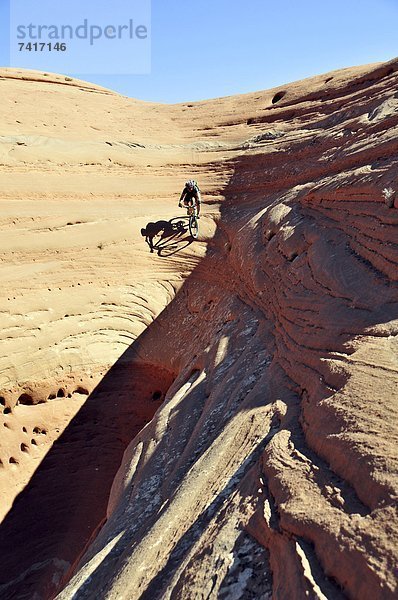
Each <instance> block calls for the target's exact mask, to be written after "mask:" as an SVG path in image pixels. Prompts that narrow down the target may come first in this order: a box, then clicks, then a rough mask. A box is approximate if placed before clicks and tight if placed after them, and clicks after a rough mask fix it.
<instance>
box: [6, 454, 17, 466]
mask: <svg viewBox="0 0 398 600" xmlns="http://www.w3.org/2000/svg"><path fill="white" fill-rule="evenodd" d="M8 462H9V463H10V465H17V464H18V461H17V459H16V458H14V457H13V456H11V457H10V459H9V461H8Z"/></svg>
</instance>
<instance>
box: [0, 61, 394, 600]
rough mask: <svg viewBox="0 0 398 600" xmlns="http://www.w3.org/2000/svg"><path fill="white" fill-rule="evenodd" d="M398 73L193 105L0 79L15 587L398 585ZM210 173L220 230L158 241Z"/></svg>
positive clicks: (108, 593) (305, 588)
mask: <svg viewBox="0 0 398 600" xmlns="http://www.w3.org/2000/svg"><path fill="white" fill-rule="evenodd" d="M397 70H398V63H397V62H396V61H391V62H390V63H386V64H383V65H373V66H367V67H358V68H355V69H345V70H342V71H337V72H333V73H330V74H327V75H323V76H319V77H316V78H312V79H309V80H305V81H302V82H297V83H294V84H289V85H286V86H284V87H283V89H282V88H280V89H276V90H270V91H266V92H258V93H255V94H248V95H245V96H238V97H231V98H225V99H218V100H212V101H207V102H200V103H192V104H189V105H188V104H185V105H175V106H159V105H155V104H145V103H140V102H137V101H132V100H129V99H126V98H123V97H121V96H118V95H117V94H113V93H112V92H109V91H107V90H102V89H100V88H95V89H94V88H93V89H91V90H90V89H89V86H88V84H84V85H82V86H81V87H79V86H78V85H76V82H72V83H73V85H70V86H68V85H64V84H62V88H61V86H60V84H59V83H57V79H56V78H55V77H54V78H53V79H54V81H52V82H50V83H44V82H43V81H42V80H41V79H40V78H39V77H38V76H37V74H36V76H35V78H34V79H35V81H29V83H27V82H26V81H21V80H20V79H18V77H14V78H10V76H9V73H4V74H3V76H4V79H3V80H2V81H0V85H2V86H8V87H6V88H3V89H4V90H5V93H6V94H8V96H6V98H7V100H8V101H9V103H10V104H9V105H7V108H6V109H4V114H5V120H4V124H3V132H2V138H1V141H0V143H1V144H3V146H2V147H3V149H4V155H3V158H2V161H4V162H3V163H2V166H1V167H0V168H1V178H2V183H3V186H2V187H3V189H4V197H3V199H2V203H3V206H4V212H3V216H2V228H3V231H4V235H3V236H2V238H3V241H0V244H1V260H2V265H1V267H0V274H1V277H2V280H3V282H4V289H3V296H4V292H5V293H6V296H4V306H5V309H3V314H2V317H3V322H4V327H5V329H4V331H5V333H4V341H3V342H2V344H3V347H4V348H5V347H6V345H8V346H7V348H8V352H4V353H3V354H2V358H1V361H2V362H1V371H0V375H1V378H2V379H1V386H2V389H3V388H4V391H3V392H1V393H2V394H3V396H2V398H3V400H2V403H3V407H4V410H3V412H4V414H3V421H4V423H3V425H4V426H5V427H4V429H5V431H6V432H7V435H8V438H6V437H4V440H8V441H4V442H3V440H2V442H1V446H0V451H1V453H2V455H1V459H2V463H3V466H4V468H3V469H2V472H1V473H0V477H1V478H2V479H0V483H1V485H2V489H5V488H6V486H8V488H7V489H8V490H10V489H11V492H10V491H8V492H7V493H8V496H7V498H8V500H7V502H8V505H6V506H7V510H8V507H9V506H10V505H11V502H12V500H13V498H14V497H15V495H16V493H17V492H19V491H20V490H21V489H22V487H23V486H24V485H26V484H27V486H26V488H25V489H24V491H23V492H22V493H21V494H20V495H19V496H18V497H17V499H16V501H15V502H14V504H13V505H12V508H11V510H10V511H9V512H8V514H7V515H6V516H5V518H4V521H3V523H2V525H1V526H0V547H1V551H2V556H5V559H4V560H3V561H2V567H1V579H0V597H4V598H10V597H13V594H14V595H16V596H15V597H20V598H24V597H26V598H31V597H33V595H34V594H35V596H34V597H35V598H37V599H39V598H52V597H54V596H55V595H57V593H58V596H57V597H58V598H60V599H62V600H63V599H65V600H66V599H71V598H74V599H84V598H94V597H95V598H115V599H116V598H117V599H118V600H119V599H123V598H126V599H134V598H148V599H151V600H152V599H155V598H162V599H163V598H228V599H229V598H251V597H255V598H264V599H265V598H271V597H274V598H281V599H287V598H289V599H291V598H297V599H301V598H308V597H310V598H355V599H361V600H362V599H369V600H370V599H372V600H373V599H383V600H384V599H386V598H394V597H396V593H397V590H396V572H395V570H394V569H395V568H396V555H397V548H398V532H397V529H398V526H397V515H396V506H397V505H396V500H397V463H398V461H397V441H398V440H397V437H398V436H397V396H398V393H397V392H398V389H397V387H398V386H397V382H398V377H397V371H398V360H397V350H398V338H397V333H398V284H397V262H398V260H397V259H398V250H397V248H398V235H397V223H398V216H397V215H398V213H397V209H398V207H397V205H396V201H395V200H394V203H393V204H392V206H391V202H390V203H389V204H388V203H387V202H386V201H385V197H384V195H383V190H384V189H387V188H391V189H393V190H396V189H397V186H398V169H397V162H398V158H397V150H398V144H397V124H398V114H397V112H396V107H397V105H396V102H395V97H396V88H397V80H398V75H397ZM28 79H29V78H28ZM28 85H29V86H36V87H35V89H36V90H37V93H38V94H40V95H41V98H42V103H46V102H47V103H48V112H47V115H46V116H47V117H48V118H47V119H46V121H47V122H46V123H45V126H46V127H48V126H49V123H50V121H51V118H53V121H51V126H52V127H53V130H52V131H53V133H52V134H48V133H47V132H46V133H44V125H43V124H42V123H41V124H40V123H39V122H38V121H35V119H33V120H30V121H29V114H31V113H30V112H29V111H30V107H29V105H28V102H29V98H30V97H31V96H30V93H29V88H28ZM14 98H18V100H17V102H19V103H20V104H21V106H20V108H19V110H20V114H19V113H18V115H17V114H14V112H13V111H14V110H16V109H15V107H14V106H12V100H13V99H14ZM10 105H11V106H10ZM72 106H73V107H75V108H74V110H75V111H76V113H79V114H80V117H79V118H80V121H79V125H77V124H76V123H75V122H74V120H73V119H71V107H72ZM24 111H25V112H24ZM93 114H95V119H94V120H92V119H91V115H93ZM15 116H19V118H18V119H17V120H18V121H21V124H22V119H23V118H24V117H25V119H26V123H25V125H24V126H22V127H20V128H19V129H18V139H17V138H16V137H15V136H16V129H17V128H16V125H15V123H14V120H13V119H14V118H15ZM126 124H127V126H126ZM34 129H37V131H36V132H35V136H36V137H34V139H33V137H32V136H33V130H34ZM62 130H64V131H62ZM22 138H23V139H22ZM23 144H25V146H24V145H23ZM104 146H105V148H104ZM55 149H56V151H55ZM82 157H84V158H82ZM17 173H18V178H17V179H16V174H17ZM32 173H34V178H33V179H32ZM192 173H193V174H194V175H195V176H196V178H197V179H199V181H200V183H201V187H202V190H203V193H204V197H205V200H206V204H205V207H204V213H203V217H202V219H201V222H200V227H201V239H200V241H199V242H195V243H194V244H192V243H190V242H191V240H190V239H189V235H188V234H187V232H185V233H184V232H183V231H182V230H179V229H178V227H177V228H176V229H175V230H173V231H175V235H174V233H173V232H172V234H171V237H167V236H166V237H163V238H162V237H161V234H160V235H156V237H155V246H154V248H155V250H156V251H155V252H152V253H151V252H150V251H149V247H148V246H147V245H146V244H145V240H144V238H143V237H142V235H141V234H140V229H141V228H145V227H146V225H147V224H148V223H156V221H160V220H161V219H163V220H167V221H168V220H173V219H176V221H175V222H176V223H177V222H178V210H177V209H176V206H175V204H176V199H178V191H179V187H181V184H182V183H183V181H184V178H187V177H188V176H189V175H191V174H192ZM173 194H174V197H173ZM65 221H66V222H65ZM69 223H70V224H69ZM72 228H73V233H72ZM100 246H102V247H101V248H100ZM49 278H51V284H48V281H49ZM78 283H80V284H81V285H80V286H78V285H77V284H78ZM6 290H7V291H6ZM11 290H12V292H11ZM6 297H7V300H6ZM4 344H6V345H4ZM28 349H29V350H28ZM87 394H88V398H87ZM68 396H70V398H68ZM86 398H87V399H86ZM72 417H73V418H72ZM24 429H25V430H26V431H24ZM34 430H36V433H35V435H36V437H38V436H41V438H45V439H46V440H47V441H46V443H43V448H42V449H40V448H37V447H34V448H33V447H32V446H31V444H33V441H32V440H35V439H36V438H35V437H34V435H33V431H34ZM39 430H41V431H39ZM43 430H45V434H44V433H43ZM57 430H58V431H57ZM24 436H25V437H26V436H27V439H28V438H29V440H30V441H28V442H24V439H25V437H24ZM55 440H57V441H56V442H55ZM53 442H55V443H54V444H53ZM22 444H25V446H26V447H24V448H22ZM36 446H37V445H36ZM39 451H40V452H41V454H34V453H38V452H39ZM46 452H47V454H46V456H45V458H44V460H43V462H41V464H37V463H38V458H39V457H40V459H42V458H43V457H44V454H45V453H46ZM123 452H124V454H123ZM10 457H11V458H14V460H15V461H16V462H14V463H10V462H9V460H10ZM35 461H36V462H35ZM120 463H121V465H120ZM119 465H120V468H118V467H119ZM33 473H34V475H33ZM32 475H33V477H32ZM30 478H31V479H30ZM29 480H30V481H29ZM28 481H29V483H28ZM51 481H53V482H54V483H53V484H52V483H51ZM10 482H12V485H13V486H14V487H13V488H10ZM4 512H6V511H4ZM3 514H4V513H3ZM46 515H47V520H46ZM83 525H84V526H83ZM10 540H14V541H13V544H14V546H15V552H13V553H12V554H10V553H9V552H7V551H6V547H7V545H9V544H10ZM61 590H62V591H61Z"/></svg>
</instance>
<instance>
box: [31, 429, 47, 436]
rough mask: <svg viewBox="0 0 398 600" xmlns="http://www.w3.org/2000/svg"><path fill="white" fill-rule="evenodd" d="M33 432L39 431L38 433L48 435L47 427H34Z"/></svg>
mask: <svg viewBox="0 0 398 600" xmlns="http://www.w3.org/2000/svg"><path fill="white" fill-rule="evenodd" d="M33 433H37V434H41V435H47V431H46V430H45V429H43V428H42V427H34V428H33Z"/></svg>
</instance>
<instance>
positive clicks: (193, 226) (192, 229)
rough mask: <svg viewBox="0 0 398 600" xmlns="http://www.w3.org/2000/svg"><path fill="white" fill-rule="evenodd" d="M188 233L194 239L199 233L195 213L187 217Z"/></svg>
mask: <svg viewBox="0 0 398 600" xmlns="http://www.w3.org/2000/svg"><path fill="white" fill-rule="evenodd" d="M189 233H190V234H191V236H192V237H193V238H194V239H195V240H196V239H197V238H198V235H199V223H198V219H197V218H196V215H191V216H190V217H189Z"/></svg>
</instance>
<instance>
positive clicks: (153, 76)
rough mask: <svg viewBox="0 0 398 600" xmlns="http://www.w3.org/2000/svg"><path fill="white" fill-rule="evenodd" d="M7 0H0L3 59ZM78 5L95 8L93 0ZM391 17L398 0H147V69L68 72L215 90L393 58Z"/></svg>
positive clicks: (110, 83) (156, 86) (172, 88)
mask: <svg viewBox="0 0 398 600" xmlns="http://www.w3.org/2000/svg"><path fill="white" fill-rule="evenodd" d="M11 1H14V0H11ZM15 1H18V0H15ZM40 1H41V0H36V3H37V4H40ZM132 1H136V2H139V0H130V2H132ZM123 2H126V0H123ZM8 3H9V0H0V64H1V65H4V66H9V65H10V63H9V52H8V45H9V44H8V41H7V32H8V30H9V18H8V15H7V5H8ZM57 4H58V3H56V2H54V13H55V14H56V11H57V8H56V6H57ZM82 5H84V6H86V7H87V6H88V5H90V6H91V7H92V9H93V10H95V6H98V0H97V2H94V1H93V0H83V1H82ZM54 16H55V15H52V17H53V18H54ZM397 23H398V0H373V1H369V0H334V2H322V1H321V0H317V1H314V0H301V1H300V2H299V1H298V0H278V2H274V1H272V2H271V1H270V0H246V2H234V1H233V0H197V1H195V2H194V1H190V0H186V1H185V2H182V0H152V26H151V40H152V66H151V72H150V73H149V74H146V75H109V74H108V75H90V74H89V73H87V74H85V73H78V72H77V71H76V72H74V73H68V74H71V75H74V76H80V77H82V78H84V79H89V80H91V81H95V82H96V83H98V84H100V85H104V86H106V87H110V88H112V89H115V90H117V91H119V92H121V93H123V94H126V95H128V96H132V97H135V98H140V99H143V100H152V101H159V102H180V101H186V100H200V99H204V98H213V97H218V96H225V95H229V94H236V93H242V92H250V91H255V90H260V89H266V88H270V87H275V86H278V85H281V84H283V83H287V82H290V81H295V80H297V79H302V78H304V77H309V76H311V75H316V74H319V73H324V72H327V71H330V70H333V69H338V68H343V67H348V66H352V65H359V64H365V63H370V62H377V61H384V60H389V59H391V58H394V57H395V56H397V55H398V44H397V41H398V35H397ZM11 66H12V65H11Z"/></svg>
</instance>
